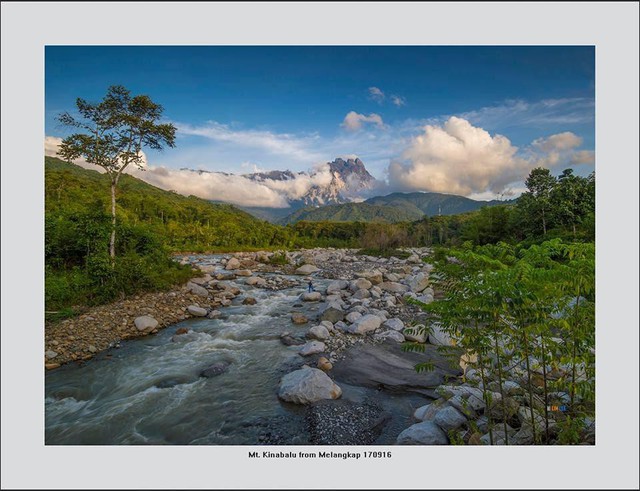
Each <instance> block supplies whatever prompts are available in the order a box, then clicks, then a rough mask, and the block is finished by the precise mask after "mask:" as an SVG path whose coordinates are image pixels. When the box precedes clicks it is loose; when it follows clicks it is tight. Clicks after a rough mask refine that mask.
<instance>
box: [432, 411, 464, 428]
mask: <svg viewBox="0 0 640 491" xmlns="http://www.w3.org/2000/svg"><path fill="white" fill-rule="evenodd" d="M433 422H434V423H435V424H437V425H438V426H439V427H440V428H442V429H443V430H444V431H449V430H455V429H457V428H459V427H460V426H462V425H463V424H465V423H466V422H467V418H465V417H464V416H463V415H462V414H461V413H460V411H458V410H457V409H456V408H454V407H452V406H445V407H443V408H442V409H440V411H438V413H437V414H436V415H435V417H434V418H433Z"/></svg>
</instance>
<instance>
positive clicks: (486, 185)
mask: <svg viewBox="0 0 640 491" xmlns="http://www.w3.org/2000/svg"><path fill="white" fill-rule="evenodd" d="M45 76H46V78H45V91H46V92H45V100H46V110H45V118H46V121H45V131H46V136H48V137H53V138H60V137H64V136H66V135H68V134H69V130H68V129H65V128H62V127H60V125H59V124H58V123H57V122H56V119H55V118H56V116H57V115H58V114H59V113H61V112H63V111H73V109H74V107H75V99H76V97H82V98H84V99H88V100H94V101H98V100H100V99H101V98H102V97H103V96H104V94H105V92H106V89H107V87H108V86H110V85H115V84H121V85H124V86H126V87H127V88H129V89H130V90H131V91H132V93H134V94H141V93H142V94H147V95H149V96H150V97H151V98H152V99H153V100H154V101H156V102H158V103H160V104H162V105H163V106H164V108H165V112H164V116H165V117H166V119H167V120H168V121H171V122H173V123H174V124H175V125H176V126H177V127H178V130H179V131H178V139H177V148H175V149H170V150H167V151H165V152H163V153H155V152H148V153H147V157H148V161H149V165H150V166H155V167H165V168H168V169H179V168H182V167H189V168H197V169H207V170H211V171H224V172H234V173H245V172H250V171H252V170H253V169H254V168H258V169H269V170H270V169H286V168H288V169H291V170H294V171H302V170H308V169H310V168H312V167H313V166H314V165H317V164H320V163H322V162H326V161H329V160H333V159H334V158H335V157H336V156H343V155H358V156H360V158H362V160H363V161H364V162H365V164H366V165H367V168H369V170H370V172H371V173H372V174H373V175H374V176H375V177H376V178H378V179H381V180H386V182H387V183H388V184H389V186H390V189H391V188H393V189H397V190H407V191H413V190H424V191H429V190H431V191H447V192H454V193H460V194H465V195H468V196H472V197H478V196H482V197H487V198H488V197H491V196H492V195H497V194H499V192H500V191H501V190H504V189H507V188H509V189H516V188H519V187H521V184H522V179H523V177H525V176H526V174H527V171H528V170H529V168H531V167H532V166H533V165H534V164H536V165H545V166H549V167H552V168H553V169H554V172H555V171H558V172H559V171H560V170H561V169H562V168H564V167H566V166H568V165H573V166H574V167H575V169H576V172H577V173H579V174H583V175H584V174H586V173H588V172H590V171H591V170H593V168H594V162H593V161H594V158H593V150H594V145H595V141H594V127H595V126H594V125H595V121H594V110H595V106H594V104H595V50H594V48H593V47H579V46H576V47H566V46H565V47H490V46H488V47H375V46H362V47H337V46H336V47H331V46H328V47H316V46H313V47H302V46H300V47H213V46H211V47H204V46H203V47H181V46H172V47H126V46H122V47H99V46H86V47H73V46H69V47H65V46H48V47H46V49H45ZM452 117H454V118H453V119H452ZM425 128H430V129H425ZM553 135H556V136H555V137H553ZM557 135H564V136H557ZM550 137H553V138H551V139H550ZM504 138H506V139H508V143H509V144H508V145H507V144H506V143H505V141H504ZM481 140H482V141H481ZM460 142H462V143H461V145H462V147H463V148H458V146H459V144H460ZM484 169H486V170H487V172H484ZM487 173H488V176H486V175H485V174H487ZM458 177H459V178H460V179H461V181H465V180H466V181H465V182H462V183H460V182H457V181H456V179H458Z"/></svg>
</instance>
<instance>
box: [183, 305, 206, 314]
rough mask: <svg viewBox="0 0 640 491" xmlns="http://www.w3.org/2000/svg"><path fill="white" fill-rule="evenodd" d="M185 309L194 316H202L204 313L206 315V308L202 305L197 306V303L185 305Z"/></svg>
mask: <svg viewBox="0 0 640 491" xmlns="http://www.w3.org/2000/svg"><path fill="white" fill-rule="evenodd" d="M187 311H188V312H189V313H190V314H191V315H193V316H195V317H204V316H205V315H207V309H203V308H202V307H198V306H197V305H189V306H188V307H187Z"/></svg>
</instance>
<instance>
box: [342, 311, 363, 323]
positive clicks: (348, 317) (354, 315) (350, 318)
mask: <svg viewBox="0 0 640 491" xmlns="http://www.w3.org/2000/svg"><path fill="white" fill-rule="evenodd" d="M360 317H362V314H361V313H360V312H349V313H348V314H347V315H346V317H345V320H346V321H347V322H351V323H353V322H355V321H357V320H358V319H359V318H360Z"/></svg>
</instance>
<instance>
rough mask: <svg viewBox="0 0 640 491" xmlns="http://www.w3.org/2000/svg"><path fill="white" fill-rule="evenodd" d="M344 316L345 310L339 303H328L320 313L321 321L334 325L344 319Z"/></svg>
mask: <svg viewBox="0 0 640 491" xmlns="http://www.w3.org/2000/svg"><path fill="white" fill-rule="evenodd" d="M344 316H345V313H344V310H342V307H341V306H340V304H338V303H337V302H330V303H328V304H327V305H326V306H325V307H324V308H323V309H322V310H321V311H320V320H323V321H329V322H333V323H334V324H335V323H336V322H339V321H341V320H342V319H344Z"/></svg>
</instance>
